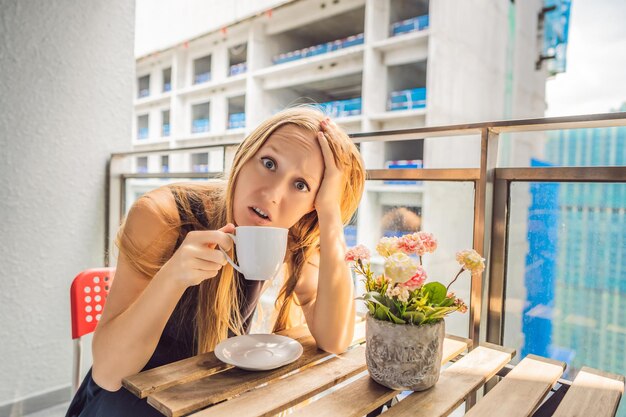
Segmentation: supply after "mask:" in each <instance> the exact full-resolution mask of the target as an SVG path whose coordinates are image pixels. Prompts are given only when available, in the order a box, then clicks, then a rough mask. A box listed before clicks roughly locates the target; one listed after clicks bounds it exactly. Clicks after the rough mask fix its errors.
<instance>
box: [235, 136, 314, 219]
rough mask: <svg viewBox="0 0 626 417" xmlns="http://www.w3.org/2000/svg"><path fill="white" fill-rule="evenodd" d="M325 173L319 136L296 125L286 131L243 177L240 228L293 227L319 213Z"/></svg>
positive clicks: (251, 163)
mask: <svg viewBox="0 0 626 417" xmlns="http://www.w3.org/2000/svg"><path fill="white" fill-rule="evenodd" d="M323 173H324V159H323V157H322V151H321V149H320V146H319V143H318V141H317V138H316V137H315V134H314V133H311V132H308V131H305V130H303V129H301V128H299V127H297V126H295V125H291V124H289V125H285V126H281V127H280V128H278V129H276V130H275V131H274V133H272V134H271V135H270V137H269V138H268V139H267V141H266V142H265V143H264V144H263V146H262V147H261V148H260V149H259V150H258V152H257V153H256V154H255V155H254V156H253V157H252V158H251V159H250V160H248V162H246V163H245V164H244V165H243V167H242V169H241V171H240V172H239V177H238V178H237V182H236V184H235V195H234V217H235V224H236V225H237V226H273V227H283V228H287V229H288V228H290V227H291V226H293V225H294V224H296V223H297V222H298V220H300V219H301V218H302V216H304V215H305V214H307V213H309V212H310V211H312V210H314V201H315V196H316V194H317V190H318V189H319V187H320V184H321V181H322V175H323Z"/></svg>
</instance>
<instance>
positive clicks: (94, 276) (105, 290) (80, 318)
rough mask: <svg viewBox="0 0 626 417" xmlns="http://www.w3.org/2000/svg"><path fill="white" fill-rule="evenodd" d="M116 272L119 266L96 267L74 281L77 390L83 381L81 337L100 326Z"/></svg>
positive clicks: (71, 295) (74, 379)
mask: <svg viewBox="0 0 626 417" xmlns="http://www.w3.org/2000/svg"><path fill="white" fill-rule="evenodd" d="M114 275H115V268H94V269H87V270H85V271H83V272H81V273H80V274H78V275H76V278H74V281H72V286H71V287H70V303H71V313H72V339H73V340H74V369H73V374H72V388H73V389H74V392H76V390H77V389H78V384H79V383H80V366H81V354H82V345H81V339H82V337H83V336H84V335H86V334H89V333H91V332H93V331H94V330H95V329H96V325H97V324H98V322H99V321H100V316H101V315H102V310H103V309H104V303H105V301H106V298H107V295H108V294H109V290H110V288H111V284H112V283H113V276H114Z"/></svg>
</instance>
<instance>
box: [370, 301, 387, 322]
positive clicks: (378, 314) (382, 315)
mask: <svg viewBox="0 0 626 417" xmlns="http://www.w3.org/2000/svg"><path fill="white" fill-rule="evenodd" d="M374 308H375V311H374V318H375V319H378V320H383V321H387V312H388V311H389V309H388V308H387V307H385V306H384V305H378V304H377V305H375V306H374Z"/></svg>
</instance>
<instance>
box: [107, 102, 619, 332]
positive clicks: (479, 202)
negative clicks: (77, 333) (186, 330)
mask: <svg viewBox="0 0 626 417" xmlns="http://www.w3.org/2000/svg"><path fill="white" fill-rule="evenodd" d="M619 126H626V112H621V113H608V114H597V115H584V116H572V117H555V118H538V119H527V120H510V121H497V122H486V123H471V124H459V125H451V126H434V127H424V128H416V129H407V130H394V131H384V132H371V133H358V134H353V135H351V137H352V139H353V140H354V141H355V142H357V143H364V142H391V141H403V140H415V139H429V140H433V139H434V140H436V139H437V138H443V137H447V138H449V137H454V136H466V135H480V162H479V166H478V167H477V168H460V169H458V168H456V169H429V168H424V169H368V181H373V180H421V181H463V182H468V181H469V182H473V184H474V218H473V247H474V249H476V250H477V251H478V252H479V253H481V254H483V256H484V257H485V258H486V259H487V268H486V270H485V272H484V273H483V274H482V276H480V275H479V276H473V277H472V281H471V295H470V328H469V337H470V338H471V339H473V340H474V342H475V343H477V342H479V341H481V340H487V341H489V342H492V343H498V344H502V339H503V325H504V305H505V299H506V293H505V287H506V278H507V277H506V266H507V251H506V248H507V238H508V228H509V213H510V209H511V185H512V184H514V183H517V182H564V183H568V182H596V183H626V167H625V166H606V167H553V168H545V167H544V168H536V167H532V168H500V167H498V166H497V163H498V160H497V159H498V146H499V143H500V140H501V135H502V134H506V133H521V132H537V131H550V130H567V129H580V128H605V127H619ZM236 145H237V142H229V143H221V144H220V145H218V146H194V147H185V148H176V149H153V150H149V151H135V152H126V153H119V154H113V155H112V156H111V160H110V164H109V167H108V172H107V175H108V178H109V184H108V195H107V206H108V213H107V219H106V229H105V230H106V231H107V236H106V247H107V248H110V247H111V239H110V237H111V236H114V235H115V231H116V229H117V226H118V225H119V222H120V219H121V218H122V216H123V213H124V210H125V207H126V203H125V196H126V184H127V181H129V180H131V179H140V178H141V179H170V180H175V179H190V178H215V177H217V176H219V175H221V174H220V173H193V172H172V173H154V174H150V173H147V174H136V173H131V172H130V169H128V167H129V166H130V164H129V162H128V159H129V157H134V156H145V155H149V154H153V153H161V154H163V153H167V154H176V153H192V152H198V151H201V150H204V151H206V150H208V149H215V148H222V149H223V150H224V155H225V156H224V161H223V162H224V165H223V166H227V164H226V159H227V157H226V154H227V151H228V149H232V148H233V147H235V146H236ZM623 203H624V205H626V202H623ZM622 208H624V207H622ZM105 264H108V258H107V259H105ZM484 291H486V292H484ZM484 293H485V294H487V299H486V300H485V302H483V301H484V300H483V294H484ZM485 319H486V323H482V322H481V320H485ZM482 332H486V334H481V333H482Z"/></svg>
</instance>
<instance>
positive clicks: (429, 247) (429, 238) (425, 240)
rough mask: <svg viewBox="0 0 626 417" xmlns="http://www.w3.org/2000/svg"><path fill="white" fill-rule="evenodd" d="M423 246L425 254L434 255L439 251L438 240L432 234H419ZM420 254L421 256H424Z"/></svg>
mask: <svg viewBox="0 0 626 417" xmlns="http://www.w3.org/2000/svg"><path fill="white" fill-rule="evenodd" d="M418 235H419V238H420V241H421V242H422V246H423V247H424V253H433V252H434V251H435V250H436V249H437V239H435V236H433V234H432V233H427V232H418ZM424 253H422V254H419V255H420V256H421V255H423V254H424Z"/></svg>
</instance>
